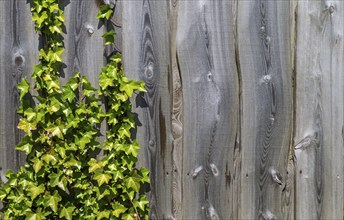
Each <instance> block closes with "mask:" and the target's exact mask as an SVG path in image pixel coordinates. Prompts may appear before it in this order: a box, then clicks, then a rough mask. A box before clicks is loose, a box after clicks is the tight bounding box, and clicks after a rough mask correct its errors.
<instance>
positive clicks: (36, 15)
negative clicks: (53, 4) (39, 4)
mask: <svg viewBox="0 0 344 220" xmlns="http://www.w3.org/2000/svg"><path fill="white" fill-rule="evenodd" d="M47 18H48V14H47V12H46V11H43V12H42V13H40V14H39V13H36V12H34V13H33V16H32V20H33V21H36V24H37V25H38V26H41V24H42V23H43V22H44V21H45V20H46V19H47Z"/></svg>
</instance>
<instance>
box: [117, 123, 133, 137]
mask: <svg viewBox="0 0 344 220" xmlns="http://www.w3.org/2000/svg"><path fill="white" fill-rule="evenodd" d="M130 129H131V127H130V125H129V124H125V125H124V126H121V127H120V128H119V129H118V133H119V135H120V136H121V137H128V138H130V136H131V134H130Z"/></svg>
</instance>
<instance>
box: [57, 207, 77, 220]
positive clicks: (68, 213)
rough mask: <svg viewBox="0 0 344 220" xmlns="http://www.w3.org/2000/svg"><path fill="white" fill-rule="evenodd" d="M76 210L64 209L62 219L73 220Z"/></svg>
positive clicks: (60, 215) (61, 212)
mask: <svg viewBox="0 0 344 220" xmlns="http://www.w3.org/2000/svg"><path fill="white" fill-rule="evenodd" d="M74 209H75V206H68V207H67V208H66V207H62V208H61V211H60V214H59V217H60V218H66V219H67V220H72V218H73V211H74Z"/></svg>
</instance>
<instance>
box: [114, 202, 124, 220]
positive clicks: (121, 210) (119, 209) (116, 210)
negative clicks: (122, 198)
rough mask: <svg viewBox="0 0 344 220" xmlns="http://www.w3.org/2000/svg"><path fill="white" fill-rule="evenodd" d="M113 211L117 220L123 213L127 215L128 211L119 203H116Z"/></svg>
mask: <svg viewBox="0 0 344 220" xmlns="http://www.w3.org/2000/svg"><path fill="white" fill-rule="evenodd" d="M113 209H114V210H113V211H112V214H113V215H114V216H115V217H116V218H119V216H120V215H121V214H122V213H125V212H126V211H127V210H128V209H127V208H126V207H125V206H123V205H122V204H120V203H118V202H115V204H114V206H113Z"/></svg>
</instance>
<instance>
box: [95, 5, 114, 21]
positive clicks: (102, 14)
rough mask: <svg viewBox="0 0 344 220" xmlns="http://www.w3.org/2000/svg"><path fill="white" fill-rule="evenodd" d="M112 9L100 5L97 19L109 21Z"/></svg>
mask: <svg viewBox="0 0 344 220" xmlns="http://www.w3.org/2000/svg"><path fill="white" fill-rule="evenodd" d="M112 12H113V11H112V9H111V8H110V6H109V5H101V6H100V11H99V12H98V14H97V18H106V19H109V18H110V17H111V15H112Z"/></svg>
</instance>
